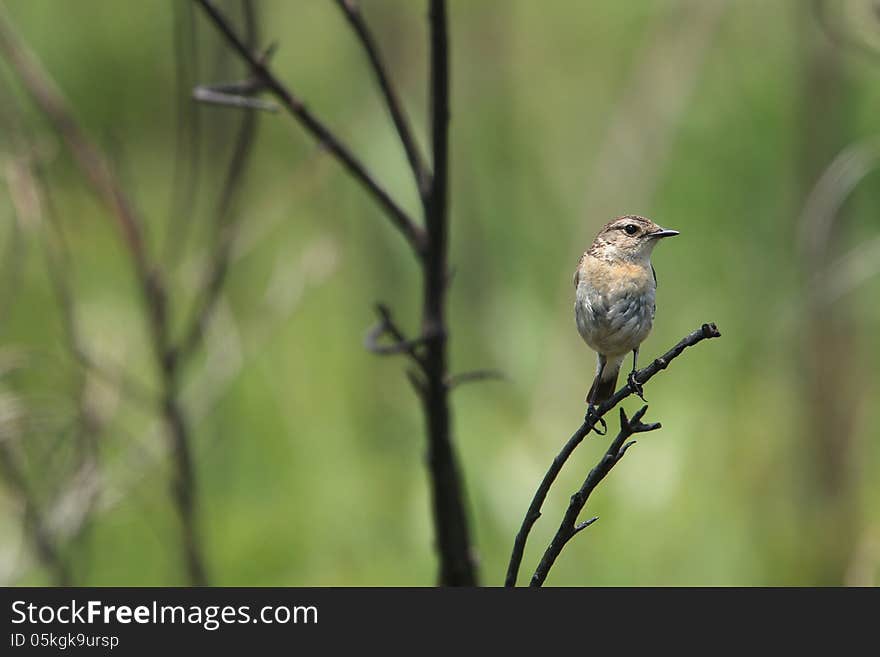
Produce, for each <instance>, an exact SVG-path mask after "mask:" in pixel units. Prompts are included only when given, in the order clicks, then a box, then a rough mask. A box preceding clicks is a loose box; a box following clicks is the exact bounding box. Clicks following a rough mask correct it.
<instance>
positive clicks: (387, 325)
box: [364, 303, 427, 367]
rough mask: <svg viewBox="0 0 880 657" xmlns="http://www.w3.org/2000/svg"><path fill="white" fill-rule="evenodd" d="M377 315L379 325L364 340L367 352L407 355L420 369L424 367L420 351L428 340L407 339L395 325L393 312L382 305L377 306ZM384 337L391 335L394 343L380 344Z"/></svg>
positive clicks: (384, 354)
mask: <svg viewBox="0 0 880 657" xmlns="http://www.w3.org/2000/svg"><path fill="white" fill-rule="evenodd" d="M376 314H377V315H379V323H378V324H376V326H374V327H373V328H372V329H370V331H369V332H368V333H367V336H366V338H364V346H365V347H366V348H367V350H368V351H370V352H372V353H374V354H378V355H380V356H390V355H394V354H407V355H408V356H409V357H410V358H412V359H413V360H414V361H415V362H416V363H417V364H418V365H419V366H420V367H424V360H423V357H422V355H421V354H420V353H419V351H418V349H419V347H421V346H422V345H424V344H425V342H426V341H427V338H426V337H425V336H419V337H417V338H414V339H412V340H409V339H407V337H406V336H405V335H404V333H403V331H401V330H400V329H399V328H398V326H397V324H395V323H394V319H393V318H392V317H391V310H389V309H388V307H387V306H385V305H383V304H381V303H380V304H376ZM383 335H390V336H391V337H392V338H393V339H394V342H392V343H391V344H389V345H383V344H379V339H380V338H381V337H382V336H383Z"/></svg>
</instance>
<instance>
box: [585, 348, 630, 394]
mask: <svg viewBox="0 0 880 657" xmlns="http://www.w3.org/2000/svg"><path fill="white" fill-rule="evenodd" d="M601 363H602V361H601V360H600V361H599V365H598V366H597V367H596V378H595V379H593V385H592V386H590V392H588V393H587V398H586V400H585V401H586V402H587V403H588V404H592V405H593V406H597V405H599V404H601V403H602V402H603V401H605V400H606V399H608V398H609V397H611V396H612V395H614V390H615V388H616V387H617V375H618V373H619V372H620V365H621V363H623V358H622V357H621V358H614V359H611V358H609V359H608V360H607V361H606V363H605V367H602V364H601Z"/></svg>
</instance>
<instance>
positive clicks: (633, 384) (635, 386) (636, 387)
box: [626, 370, 648, 404]
mask: <svg viewBox="0 0 880 657" xmlns="http://www.w3.org/2000/svg"><path fill="white" fill-rule="evenodd" d="M626 384H627V385H628V386H629V389H630V390H632V391H633V392H634V393H635V394H636V395H638V397H639V399H641V400H642V401H643V402H645V403H646V404H647V403H648V400H647V399H645V390H644V389H643V388H642V384H641V383H639V380H638V379H637V378H636V371H635V370H633V371H632V372H630V373H629V376H628V377H626Z"/></svg>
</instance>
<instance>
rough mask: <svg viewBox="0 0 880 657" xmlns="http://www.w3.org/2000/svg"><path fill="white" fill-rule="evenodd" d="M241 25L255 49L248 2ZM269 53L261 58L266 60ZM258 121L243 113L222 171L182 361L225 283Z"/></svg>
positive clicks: (183, 341) (251, 9)
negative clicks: (207, 261)
mask: <svg viewBox="0 0 880 657" xmlns="http://www.w3.org/2000/svg"><path fill="white" fill-rule="evenodd" d="M243 6H244V10H245V19H246V20H245V25H246V30H245V31H246V35H245V38H246V39H247V43H248V44H249V45H250V47H256V45H257V39H258V38H259V35H258V34H257V18H256V10H255V8H254V6H253V3H252V2H249V1H245V2H244V5H243ZM268 56H269V51H267V52H266V54H264V56H263V60H265V59H267V58H268ZM258 127H259V124H258V117H257V114H256V113H255V112H250V111H246V112H245V113H244V115H243V116H242V119H241V123H240V125H239V128H238V134H237V135H236V140H235V145H234V147H233V150H232V157H231V158H230V160H229V165H228V168H227V170H226V178H225V180H224V181H223V188H222V190H221V192H220V200H219V202H218V204H217V208H216V210H215V212H214V216H215V222H216V226H215V229H216V230H215V233H214V234H215V243H214V244H213V245H212V250H211V262H210V265H209V267H208V271H207V274H206V277H205V281H204V283H203V284H202V286H201V292H200V295H199V297H198V298H197V300H196V302H195V304H194V306H193V309H192V312H191V315H190V318H189V322H188V324H187V326H186V328H185V329H184V333H183V337H182V338H181V341H180V355H181V357H182V358H184V359H185V358H187V357H189V356H191V355H192V354H193V353H194V352H195V351H196V350H197V348H198V347H199V345H200V344H201V342H202V340H203V338H204V333H205V329H206V327H207V325H208V322H209V321H210V319H211V317H212V315H213V312H214V309H215V308H216V305H217V301H218V299H219V297H220V293H221V291H222V290H223V285H224V283H225V282H226V274H227V272H228V270H229V264H230V260H231V258H232V250H233V246H234V244H235V240H236V238H237V237H238V234H239V231H240V229H241V222H242V216H241V214H239V215H235V214H234V212H233V206H234V202H235V199H236V195H237V192H238V190H239V188H240V187H241V184H242V180H243V178H244V172H245V169H246V167H247V163H248V162H249V161H250V156H251V153H252V150H253V144H254V140H255V138H256V134H257V128H258Z"/></svg>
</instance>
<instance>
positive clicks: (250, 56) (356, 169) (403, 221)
mask: <svg viewBox="0 0 880 657" xmlns="http://www.w3.org/2000/svg"><path fill="white" fill-rule="evenodd" d="M194 1H195V2H197V3H198V4H199V6H200V7H201V8H202V9H203V10H204V11H205V14H207V16H208V18H209V19H210V20H211V22H212V23H213V24H214V26H215V27H216V28H217V29H218V30H219V31H220V33H221V34H222V35H223V37H224V38H225V39H226V41H227V42H228V43H229V45H230V46H232V48H233V49H234V50H235V51H236V52H237V53H238V55H239V56H240V57H241V58H242V59H243V60H244V61H245V62H247V64H248V65H249V66H250V69H251V72H252V73H253V75H254V76H256V77H257V78H258V79H259V80H261V81H262V82H263V84H264V85H265V86H266V90H267V91H269V92H270V93H271V94H272V95H274V96H275V98H276V99H277V100H278V102H280V103H281V105H282V106H284V108H285V109H286V110H287V111H288V112H289V113H290V114H291V115H293V117H294V118H296V119H297V121H299V122H300V124H302V126H303V127H304V128H305V129H306V130H307V131H308V132H309V133H310V134H311V135H312V136H313V137H314V138H315V139H317V140H318V142H319V143H320V144H322V145H323V146H324V147H325V148H326V149H327V150H328V151H329V152H330V153H331V154H332V155H333V156H334V157H335V158H336V159H337V160H339V162H340V163H341V164H342V165H343V166H344V167H345V169H346V170H347V171H348V172H349V173H350V174H351V175H352V176H353V177H354V178H355V179H356V180H357V181H358V182H359V183H361V185H363V186H364V187H365V188H366V189H367V191H368V192H369V193H370V194H371V195H372V196H373V198H374V199H375V200H376V202H377V203H378V204H379V206H380V207H381V208H382V209H383V210H384V211H385V214H386V215H387V216H388V218H389V219H390V220H391V222H392V223H393V224H394V226H395V227H396V228H397V229H398V230H399V231H400V232H401V233H402V234H403V236H404V238H405V239H406V241H407V242H409V243H410V245H412V247H413V249H414V250H415V252H416V253H417V254H419V255H420V256H421V255H422V254H423V252H424V250H425V235H424V231H423V230H422V229H421V228H420V227H419V226H418V225H416V223H415V222H414V221H413V220H412V219H411V218H410V216H409V215H408V214H407V213H406V211H405V210H403V208H401V207H400V206H399V205H398V204H397V203H396V202H395V201H394V199H392V198H391V196H390V195H389V194H388V192H387V191H386V190H385V188H384V187H382V186H381V185H380V184H379V183H378V181H376V179H375V177H374V176H373V175H372V174H371V173H370V172H369V171H368V170H367V168H366V167H365V166H364V165H363V164H362V163H361V161H360V160H358V159H357V158H356V157H355V156H354V154H353V153H352V152H351V150H349V148H348V147H347V146H346V145H345V144H343V142H342V141H341V140H340V139H339V138H338V137H337V136H336V135H335V134H334V133H333V132H332V131H331V130H330V129H329V128H328V127H327V126H326V125H324V123H323V122H322V121H320V120H319V119H318V118H317V117H316V116H315V115H314V114H312V113H311V111H309V110H308V109H307V108H306V106H305V105H304V104H303V103H302V101H300V100H299V99H298V98H297V97H296V96H295V95H294V94H293V92H292V91H291V90H290V89H288V88H287V87H286V86H285V85H284V84H283V83H282V82H281V81H280V80H279V79H278V78H277V77H275V75H274V73H272V71H271V70H270V69H269V67H268V65H267V64H266V63H264V62H263V60H262V58H260V57H258V56H256V55H255V54H254V53H253V52H252V51H251V49H250V48H248V47H247V46H246V45H245V43H244V42H243V41H242V40H241V38H240V37H239V36H238V35H237V34H236V33H235V30H234V29H233V28H232V25H230V23H229V21H228V20H227V19H226V17H225V16H223V14H221V13H220V10H219V9H217V7H216V6H215V5H214V3H213V2H211V0H194Z"/></svg>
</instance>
